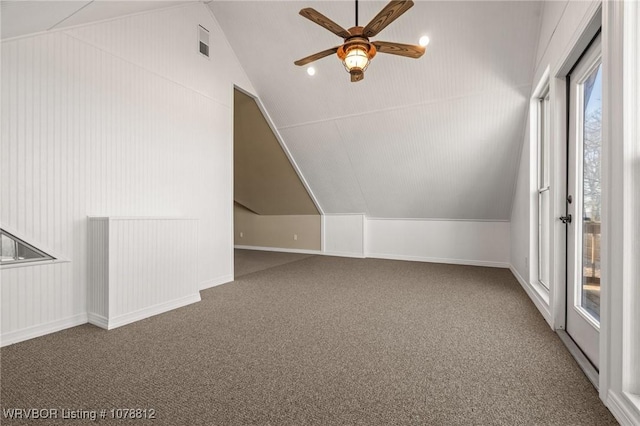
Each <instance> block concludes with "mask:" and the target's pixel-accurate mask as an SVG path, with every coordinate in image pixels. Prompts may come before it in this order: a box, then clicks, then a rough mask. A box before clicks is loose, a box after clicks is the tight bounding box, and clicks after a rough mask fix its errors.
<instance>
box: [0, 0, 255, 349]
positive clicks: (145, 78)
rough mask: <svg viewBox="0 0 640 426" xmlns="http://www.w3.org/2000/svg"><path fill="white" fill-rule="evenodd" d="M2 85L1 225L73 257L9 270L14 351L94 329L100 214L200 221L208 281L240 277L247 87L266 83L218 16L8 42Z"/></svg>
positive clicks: (201, 278)
mask: <svg viewBox="0 0 640 426" xmlns="http://www.w3.org/2000/svg"><path fill="white" fill-rule="evenodd" d="M198 24H202V25H204V26H205V27H206V28H208V29H209V30H210V32H211V59H207V58H204V57H202V56H201V55H200V54H199V53H198V51H197V42H196V34H197V25H198ZM1 84H2V87H1V88H2V122H1V124H2V134H1V156H2V157H1V163H0V164H1V166H2V167H1V169H2V172H1V173H2V174H1V189H2V194H1V200H0V201H1V207H0V218H1V222H2V224H3V225H5V226H8V227H10V228H11V229H14V230H16V231H17V232H19V233H20V234H21V235H22V236H24V237H25V238H26V239H27V241H29V242H33V243H36V245H37V244H38V243H41V244H44V245H45V246H46V247H49V248H51V249H53V250H54V251H55V252H57V253H60V254H61V255H62V256H64V257H66V258H68V259H69V260H70V262H69V263H59V264H54V265H46V266H33V267H22V268H13V269H3V270H2V273H1V275H2V302H1V303H2V314H1V316H2V318H1V319H2V329H1V330H2V338H3V344H6V343H8V342H9V343H10V342H11V341H16V340H20V339H21V338H23V337H25V336H33V335H37V334H41V333H44V332H47V331H52V330H55V329H59V328H63V327H65V326H70V325H73V324H77V323H81V322H84V321H86V312H87V303H86V282H87V215H94V216H98V215H100V216H107V215H108V216H187V217H194V218H198V219H200V235H199V238H198V240H197V241H194V242H193V244H196V245H197V246H198V253H199V259H198V278H197V279H198V282H199V284H200V286H201V287H206V286H210V285H214V284H216V283H219V282H223V281H228V280H230V279H231V274H232V267H233V266H232V265H233V257H232V245H233V234H232V220H233V216H232V214H233V213H232V200H233V194H232V178H233V177H232V161H233V159H232V100H233V85H234V84H237V85H239V86H241V87H243V88H245V89H246V90H249V91H253V88H252V87H251V84H250V83H249V81H248V79H247V77H246V76H245V74H244V72H243V70H242V68H241V67H240V65H239V64H238V62H237V61H236V58H235V56H234V54H233V51H232V50H231V48H230V47H229V45H228V43H227V41H226V39H225V37H224V34H223V33H222V32H221V30H220V28H219V27H218V25H217V23H216V22H215V20H214V19H213V17H212V15H211V14H210V11H209V10H208V8H206V7H205V6H204V5H202V4H191V5H188V6H183V7H178V8H172V9H166V10H161V11H156V12H151V13H146V14H142V15H135V16H130V17H125V18H122V19H117V20H112V21H106V22H102V23H98V24H94V25H89V26H84V27H78V28H74V29H70V30H65V31H58V32H51V33H47V34H44V35H38V36H34V37H26V38H21V39H15V40H11V41H5V42H3V43H2V83H1Z"/></svg>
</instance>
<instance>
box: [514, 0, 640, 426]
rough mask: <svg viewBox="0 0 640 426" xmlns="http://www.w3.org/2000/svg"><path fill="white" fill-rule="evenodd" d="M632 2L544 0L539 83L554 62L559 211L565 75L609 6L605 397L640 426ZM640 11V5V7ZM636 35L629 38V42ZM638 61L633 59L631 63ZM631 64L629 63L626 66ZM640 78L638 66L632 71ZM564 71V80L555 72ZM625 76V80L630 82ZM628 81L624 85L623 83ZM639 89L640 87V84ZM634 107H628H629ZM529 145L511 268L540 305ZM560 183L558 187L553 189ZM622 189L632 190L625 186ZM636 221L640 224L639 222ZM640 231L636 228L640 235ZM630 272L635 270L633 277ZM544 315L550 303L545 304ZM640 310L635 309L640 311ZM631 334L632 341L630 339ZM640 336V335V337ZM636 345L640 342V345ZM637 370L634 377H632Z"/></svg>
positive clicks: (555, 263) (557, 316) (605, 41)
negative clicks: (625, 130)
mask: <svg viewBox="0 0 640 426" xmlns="http://www.w3.org/2000/svg"><path fill="white" fill-rule="evenodd" d="M631 5H633V3H631V2H625V3H622V2H602V4H601V3H600V2H597V1H596V2H593V1H590V2H574V1H568V2H566V1H565V2H562V3H560V2H554V1H547V2H545V6H544V10H543V22H542V25H541V32H540V40H539V44H538V52H537V63H536V69H535V72H534V80H533V82H532V87H536V85H537V84H538V83H539V82H540V79H541V77H542V76H543V74H544V72H545V70H546V69H547V68H549V69H550V74H551V81H550V83H551V85H550V94H551V99H552V105H551V109H552V111H551V113H552V117H551V127H552V129H553V132H554V136H553V139H552V150H551V164H552V170H551V191H552V195H551V199H552V206H551V208H552V215H553V216H554V217H558V216H560V215H561V214H562V213H564V196H565V194H564V190H563V189H562V188H560V187H558V186H561V185H562V182H563V179H564V173H565V170H564V162H565V157H564V155H565V154H564V148H563V145H564V144H565V140H564V136H563V135H564V131H563V130H564V129H563V126H564V125H565V124H563V123H564V122H566V117H565V116H564V111H563V108H564V105H566V99H565V98H564V96H565V95H564V92H565V85H564V82H563V80H562V78H560V77H562V76H563V75H566V71H568V67H567V66H570V65H571V64H572V63H575V61H576V60H577V55H576V51H577V53H578V54H579V52H580V51H581V50H583V49H584V47H585V46H586V44H585V40H583V39H582V38H581V36H582V34H583V33H585V31H586V29H587V28H588V27H589V21H590V20H591V19H592V17H593V16H597V15H596V12H597V10H598V8H599V7H600V6H601V7H602V45H603V194H604V196H603V223H604V225H603V238H602V245H603V250H602V252H603V265H602V274H603V276H602V280H603V288H602V295H601V328H600V344H601V348H600V358H601V360H603V361H601V365H600V374H599V393H600V398H601V399H602V400H603V401H604V403H605V404H606V405H607V407H609V409H610V410H611V411H612V413H613V414H614V415H615V416H616V419H617V420H618V421H619V422H620V423H621V424H623V425H637V424H640V397H639V396H638V395H637V388H634V387H633V386H634V385H635V384H636V383H640V377H638V370H637V367H635V366H634V365H632V364H631V362H633V361H632V359H631V352H630V350H629V347H630V346H631V344H633V339H632V338H631V335H630V334H629V332H630V330H637V329H636V328H634V327H637V325H634V324H633V323H632V319H633V318H632V316H631V314H632V313H633V312H638V303H637V298H636V299H632V297H631V296H632V295H633V294H634V293H633V291H631V288H632V286H633V285H634V284H636V283H637V280H635V281H634V279H633V278H630V277H633V276H634V275H633V274H632V273H631V271H632V267H633V265H635V264H637V256H636V257H635V258H632V256H633V253H632V252H633V247H634V244H635V243H634V242H633V240H632V238H633V235H634V232H635V230H636V226H635V225H634V224H633V218H634V215H635V210H634V206H635V204H634V203H635V199H636V198H637V192H636V194H633V193H630V192H629V188H633V184H632V183H631V182H632V179H633V173H634V170H635V169H634V168H633V162H632V161H633V158H634V157H633V155H635V154H634V152H635V151H634V149H633V148H631V147H632V146H633V144H634V143H636V144H637V140H635V141H633V140H629V139H628V138H625V139H624V142H623V143H621V141H623V137H622V125H623V120H622V117H623V115H624V116H625V120H626V122H627V123H629V122H635V121H636V120H635V117H634V116H632V115H630V114H629V110H628V109H627V107H625V108H623V106H622V104H623V94H626V95H625V96H631V99H633V102H636V103H637V95H636V94H630V93H629V92H628V90H630V89H632V87H631V86H629V87H627V86H628V84H629V83H628V82H629V81H631V80H633V79H630V78H628V77H629V75H631V74H629V75H627V78H625V79H623V78H622V70H623V68H624V67H626V68H628V67H629V64H630V63H632V62H633V58H635V57H636V55H637V52H636V53H633V52H627V53H626V54H627V55H630V56H627V57H625V58H624V61H623V59H622V48H623V46H627V45H628V44H626V45H625V43H623V38H622V34H623V24H622V21H623V13H622V9H623V8H625V9H627V8H629V9H631V7H630V6H631ZM635 13H637V11H636V12H635ZM625 31H627V32H626V33H625V37H627V36H632V37H636V38H637V37H638V35H637V26H636V27H635V31H636V33H635V34H634V33H633V31H631V32H628V30H625ZM627 41H629V40H628V39H625V42H627ZM629 59H632V61H629ZM623 63H624V65H623ZM633 72H634V74H633V75H634V76H636V79H637V69H633ZM556 77H558V78H556ZM623 81H624V83H623ZM623 84H624V85H625V86H624V88H623ZM636 90H637V88H636ZM627 106H628V105H627ZM523 142H524V148H523V150H522V157H521V163H520V171H519V174H518V183H517V189H516V194H515V197H514V206H513V211H512V215H511V263H512V270H513V271H514V273H515V274H516V275H517V276H520V277H521V283H522V285H523V286H524V287H525V289H526V290H527V291H528V293H529V295H530V296H531V297H532V299H533V300H534V302H536V305H537V306H538V307H539V308H541V306H540V305H541V303H542V302H541V298H539V297H536V296H535V294H534V293H535V289H534V286H533V283H532V282H531V280H532V278H533V276H534V274H533V273H532V269H533V268H535V267H536V265H529V267H528V268H527V266H526V264H525V262H524V257H525V256H527V255H529V256H530V255H531V254H532V253H533V252H534V250H535V248H536V247H535V244H536V241H535V237H536V235H535V232H532V229H534V227H535V224H533V223H532V220H533V219H534V218H535V217H534V214H533V212H534V209H535V208H536V205H535V203H536V198H535V193H533V192H532V191H531V188H532V183H531V179H532V176H534V170H533V169H532V167H535V163H534V162H533V160H535V159H534V158H533V157H532V153H534V152H535V151H534V150H532V149H531V148H532V147H531V145H530V143H531V141H530V140H529V135H528V134H527V135H526V137H525V140H524V141H523ZM554 185H555V187H554ZM623 188H625V190H624V191H623ZM554 223H555V224H556V226H555V227H554V228H553V230H552V245H551V254H550V260H551V266H552V270H553V271H554V273H553V274H552V276H551V280H550V287H551V288H550V292H549V300H548V305H547V307H546V309H547V310H548V311H549V312H550V314H549V315H548V316H547V315H545V317H547V320H548V321H549V322H550V324H551V327H552V328H559V327H562V326H563V325H564V320H563V318H564V309H565V306H564V305H565V300H564V298H563V297H564V296H563V293H564V281H565V278H564V269H563V264H564V260H563V256H564V252H563V248H562V247H563V245H564V241H563V239H562V238H561V234H562V233H563V232H564V227H563V226H562V225H560V224H559V221H558V220H555V221H554ZM636 223H637V222H636ZM635 235H637V233H635ZM627 272H629V273H630V275H626V274H627ZM540 310H541V312H542V313H543V314H545V309H544V308H541V309H540ZM634 310H635V311H634ZM625 338H626V341H625ZM636 340H637V339H636ZM636 344H637V343H636ZM633 375H635V376H633Z"/></svg>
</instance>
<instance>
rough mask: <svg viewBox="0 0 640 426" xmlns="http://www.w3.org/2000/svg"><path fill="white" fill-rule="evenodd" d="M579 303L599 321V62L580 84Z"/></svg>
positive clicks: (600, 110)
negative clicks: (581, 97)
mask: <svg viewBox="0 0 640 426" xmlns="http://www.w3.org/2000/svg"><path fill="white" fill-rule="evenodd" d="M583 90H584V110H583V111H584V114H583V123H582V125H583V137H582V139H583V141H582V208H583V210H582V211H583V218H582V297H581V304H582V307H583V308H584V309H585V310H586V311H587V312H588V313H589V314H590V315H591V316H592V317H593V318H594V319H596V320H597V321H600V221H601V207H602V201H601V198H602V197H601V195H602V190H601V187H600V176H601V170H600V169H601V160H600V159H601V153H602V66H601V65H600V66H598V68H597V69H596V70H594V71H593V73H592V74H591V75H590V76H589V78H587V80H586V81H585V82H584V86H583Z"/></svg>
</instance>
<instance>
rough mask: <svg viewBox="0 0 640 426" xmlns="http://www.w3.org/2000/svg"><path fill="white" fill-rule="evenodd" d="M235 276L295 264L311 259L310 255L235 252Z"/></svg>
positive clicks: (256, 251)
mask: <svg viewBox="0 0 640 426" xmlns="http://www.w3.org/2000/svg"><path fill="white" fill-rule="evenodd" d="M234 254H235V256H234V262H233V263H234V274H235V276H236V278H239V277H241V276H243V275H247V274H251V273H254V272H258V271H264V270H266V269H269V268H273V267H275V266H280V265H284V264H286V263H291V262H295V261H298V260H301V259H306V258H307V257H311V256H312V255H310V254H301V253H281V252H277V251H262V250H241V249H235V250H234Z"/></svg>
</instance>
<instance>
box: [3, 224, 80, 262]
mask: <svg viewBox="0 0 640 426" xmlns="http://www.w3.org/2000/svg"><path fill="white" fill-rule="evenodd" d="M0 228H2V229H4V230H5V231H6V232H7V233H9V234H11V235H13V236H14V237H16V238H18V239H20V240H22V241H24V242H26V243H27V244H29V245H30V246H33V247H34V248H36V249H37V250H38V251H41V252H43V253H45V254H47V255H49V256H51V257H52V258H53V259H44V260H32V261H29V262H16V263H5V264H2V265H0V269H12V268H27V267H31V266H41V265H52V264H57V263H68V262H71V260H69V259H68V258H66V257H65V256H62V255H60V254H58V253H56V252H55V251H53V250H49V248H48V247H46V246H44V245H42V244H40V243H39V242H37V241H33V239H31V238H29V237H26V236H25V235H24V234H22V233H20V232H17V231H16V230H15V229H12V228H10V227H8V226H5V225H2V224H0Z"/></svg>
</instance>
